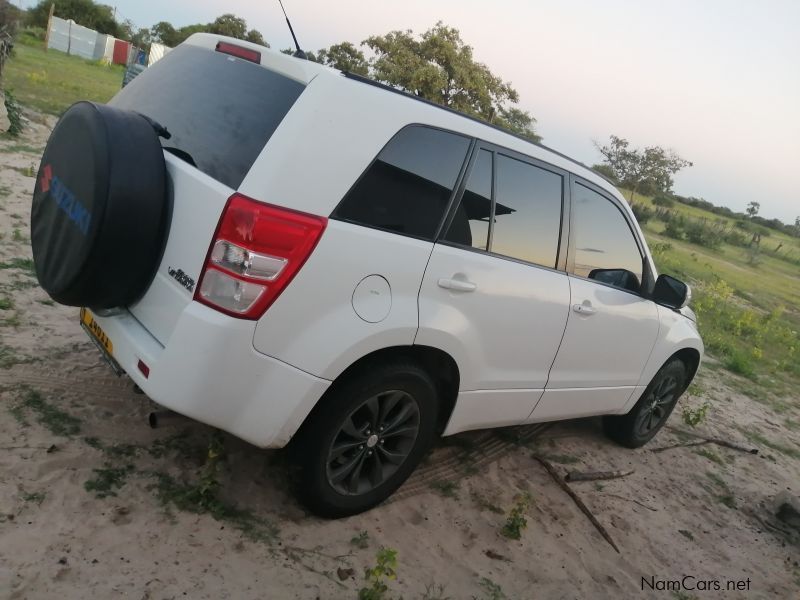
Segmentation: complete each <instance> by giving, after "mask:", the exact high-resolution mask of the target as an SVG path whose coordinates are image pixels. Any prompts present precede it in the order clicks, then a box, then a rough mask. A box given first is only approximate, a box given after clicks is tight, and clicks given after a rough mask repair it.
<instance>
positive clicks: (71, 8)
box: [28, 0, 123, 37]
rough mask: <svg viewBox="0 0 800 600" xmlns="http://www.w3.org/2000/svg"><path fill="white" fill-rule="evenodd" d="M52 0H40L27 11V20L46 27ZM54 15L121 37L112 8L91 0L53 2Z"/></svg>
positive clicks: (59, 0)
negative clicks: (54, 6)
mask: <svg viewBox="0 0 800 600" xmlns="http://www.w3.org/2000/svg"><path fill="white" fill-rule="evenodd" d="M51 4H53V0H40V2H39V4H37V5H36V6H34V7H33V8H31V9H30V10H29V11H28V20H29V22H30V24H31V25H33V26H35V27H47V17H48V15H49V14H50V5H51ZM55 5H56V8H55V12H54V14H55V16H57V17H61V18H62V19H72V20H73V21H75V22H76V23H78V24H79V25H83V26H84V27H88V28H89V29H95V30H97V31H99V32H100V33H107V34H109V35H113V36H114V37H121V35H122V33H123V32H122V29H121V28H120V26H119V23H117V22H116V21H115V20H114V9H113V8H111V7H110V6H106V5H105V4H96V3H95V2H93V1H92V0H58V2H55Z"/></svg>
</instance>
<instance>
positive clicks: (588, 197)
mask: <svg viewBox="0 0 800 600" xmlns="http://www.w3.org/2000/svg"><path fill="white" fill-rule="evenodd" d="M572 205H573V209H572V210H573V232H574V236H575V274H576V275H580V276H581V277H588V278H590V279H597V280H598V281H602V282H603V283H608V284H611V285H616V286H617V287H622V288H626V289H629V290H631V291H638V290H639V287H640V286H641V281H642V264H643V263H642V255H641V253H640V252H639V246H638V245H637V244H636V239H635V238H634V237H633V232H631V229H630V227H629V226H628V222H627V221H626V220H625V217H624V216H623V215H622V213H621V212H620V210H619V209H618V208H617V207H616V206H614V204H613V203H612V202H611V201H610V200H608V199H607V198H604V197H603V196H601V195H600V194H598V193H597V192H594V191H592V190H590V189H589V188H586V187H584V186H582V185H580V184H578V185H576V186H575V191H574V195H573V204H572ZM607 270H611V271H619V270H625V271H628V272H630V273H632V274H633V275H634V276H635V278H636V280H635V281H632V280H630V278H629V277H626V276H624V275H622V274H619V273H614V272H611V273H608V272H607ZM604 271H606V272H604Z"/></svg>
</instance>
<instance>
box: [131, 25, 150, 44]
mask: <svg viewBox="0 0 800 600" xmlns="http://www.w3.org/2000/svg"><path fill="white" fill-rule="evenodd" d="M152 41H153V40H152V38H151V36H150V30H149V29H148V28H147V27H142V28H141V29H137V30H136V33H134V34H133V35H132V36H131V43H132V44H133V45H134V46H136V47H138V48H142V49H147V48H149V47H150V44H151V43H152Z"/></svg>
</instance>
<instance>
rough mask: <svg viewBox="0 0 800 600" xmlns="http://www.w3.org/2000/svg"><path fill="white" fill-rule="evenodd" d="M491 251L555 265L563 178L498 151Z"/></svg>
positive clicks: (553, 266) (546, 264) (544, 264)
mask: <svg viewBox="0 0 800 600" xmlns="http://www.w3.org/2000/svg"><path fill="white" fill-rule="evenodd" d="M495 176H496V178H497V184H496V185H497V198H496V204H495V211H494V215H495V216H494V224H493V227H492V244H491V248H490V250H491V251H492V252H494V253H496V254H502V255H504V256H510V257H511V258H518V259H520V260H524V261H526V262H531V263H535V264H537V265H542V266H545V267H550V268H555V266H556V258H557V255H558V240H559V235H560V233H561V200H562V189H563V177H561V175H558V174H556V173H553V172H551V171H546V170H545V169H541V168H539V167H535V166H533V165H531V164H528V163H526V162H522V161H520V160H516V159H513V158H509V157H508V156H503V155H501V154H498V155H497V157H496V174H495Z"/></svg>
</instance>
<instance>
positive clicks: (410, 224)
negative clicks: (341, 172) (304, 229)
mask: <svg viewBox="0 0 800 600" xmlns="http://www.w3.org/2000/svg"><path fill="white" fill-rule="evenodd" d="M469 146H470V140H469V138H466V137H464V136H461V135H457V134H454V133H449V132H446V131H441V130H439V129H432V128H430V127H424V126H421V125H413V126H410V127H406V128H404V129H402V130H401V131H400V132H399V133H398V134H397V135H395V136H394V137H393V138H392V139H391V141H390V142H389V143H388V144H387V145H386V147H384V149H383V150H382V151H381V153H380V154H379V155H378V157H377V158H376V159H375V161H374V162H373V163H372V165H370V167H369V168H368V169H367V171H366V172H365V173H364V175H363V176H362V177H361V179H359V180H358V182H357V183H356V184H355V186H353V188H352V189H351V190H350V191H349V192H348V194H347V196H345V198H344V199H343V200H342V202H341V203H340V204H339V206H338V207H337V208H336V210H335V211H334V213H333V215H332V217H333V218H337V219H342V220H345V221H350V222H353V223H358V224H359V225H366V226H368V227H375V228H377V229H383V230H386V231H391V232H394V233H399V234H402V235H409V236H413V237H418V238H424V239H433V237H434V236H435V235H436V231H437V230H438V228H439V224H440V223H441V221H442V219H443V218H444V214H445V211H446V210H447V206H448V203H449V201H450V196H451V194H452V192H453V188H454V186H455V184H456V180H457V179H458V176H459V173H460V172H461V168H462V166H463V165H464V160H465V159H466V156H467V151H468V150H469Z"/></svg>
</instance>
